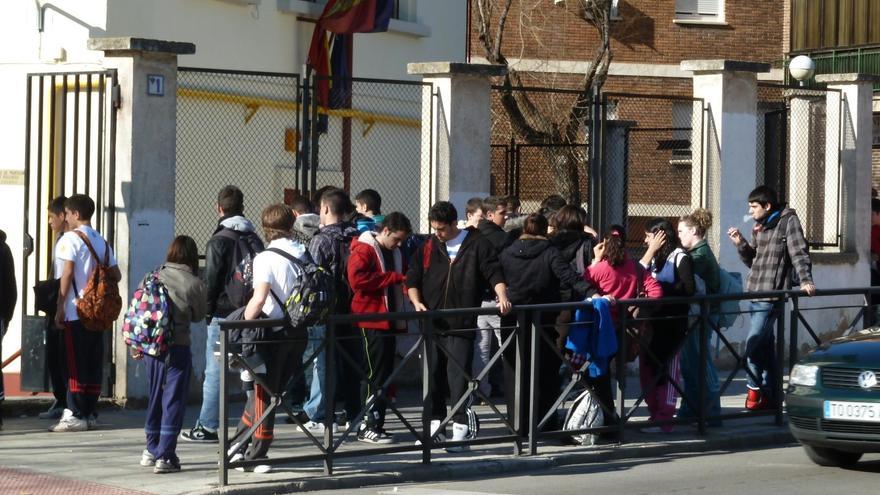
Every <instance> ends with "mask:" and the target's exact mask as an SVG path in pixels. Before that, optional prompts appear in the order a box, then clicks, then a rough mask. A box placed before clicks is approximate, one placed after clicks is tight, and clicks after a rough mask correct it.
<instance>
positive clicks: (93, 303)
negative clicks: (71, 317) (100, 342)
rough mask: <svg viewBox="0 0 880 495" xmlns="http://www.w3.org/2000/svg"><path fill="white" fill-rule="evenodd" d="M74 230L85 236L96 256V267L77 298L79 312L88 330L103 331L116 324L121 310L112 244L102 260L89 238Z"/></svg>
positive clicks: (81, 235) (90, 250)
mask: <svg viewBox="0 0 880 495" xmlns="http://www.w3.org/2000/svg"><path fill="white" fill-rule="evenodd" d="M74 232H75V233H76V235H78V236H79V238H80V239H82V240H83V242H84V243H85V244H86V247H88V248H89V252H90V253H91V254H92V257H93V258H94V259H95V270H94V271H93V272H92V274H91V276H90V277H89V283H88V284H87V285H86V288H85V290H83V295H82V297H80V298H79V299H77V300H76V313H77V315H78V316H79V321H81V322H82V324H83V326H84V327H86V330H91V331H93V332H104V331H107V330H109V329H110V327H111V326H113V322H114V321H116V318H118V317H119V312H120V311H122V298H121V297H120V296H119V282H118V281H116V280H112V279H111V277H110V246H107V245H105V247H104V261H103V262H102V261H101V258H99V257H98V253H96V252H95V248H93V247H92V243H91V242H89V238H88V237H86V235H85V234H83V233H82V232H80V231H78V230H74Z"/></svg>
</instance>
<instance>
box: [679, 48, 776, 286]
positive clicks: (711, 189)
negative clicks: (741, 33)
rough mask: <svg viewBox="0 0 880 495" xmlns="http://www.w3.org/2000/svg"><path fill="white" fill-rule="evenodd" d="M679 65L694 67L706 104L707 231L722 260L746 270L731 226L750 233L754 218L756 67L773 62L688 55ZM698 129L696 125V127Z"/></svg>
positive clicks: (765, 69)
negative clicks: (750, 203) (747, 218)
mask: <svg viewBox="0 0 880 495" xmlns="http://www.w3.org/2000/svg"><path fill="white" fill-rule="evenodd" d="M681 69H682V70H684V71H689V72H692V73H693V81H694V97H696V98H701V99H702V100H703V102H704V105H705V108H706V109H707V114H706V120H705V125H703V129H702V132H703V136H694V137H693V141H694V142H696V141H698V140H699V139H700V138H701V137H702V142H703V143H704V150H703V153H702V154H703V156H705V158H706V159H705V160H704V161H703V164H704V167H705V173H704V174H703V181H704V182H703V190H704V191H705V198H706V200H705V204H706V205H707V207H708V209H709V210H711V211H712V214H713V215H714V217H715V221H714V222H713V226H712V229H711V231H710V232H709V233H708V239H709V241H710V245H711V247H712V249H713V251H715V254H716V255H717V256H718V259H719V262H720V263H721V265H722V266H724V267H726V268H728V269H732V270H733V271H742V272H745V267H744V265H743V264H742V262H741V261H740V260H739V256H738V255H737V253H736V249H735V248H734V247H733V245H732V244H731V243H730V242H728V241H727V240H726V237H727V236H726V232H727V229H728V227H738V228H740V229H741V230H743V231H744V234H746V235H748V231H747V228H749V227H751V223H749V224H745V223H743V215H744V214H746V213H748V207H747V204H746V200H747V198H748V194H749V192H751V190H752V189H754V188H755V170H756V167H757V130H758V116H757V88H758V80H757V73H759V72H769V71H770V64H764V63H755V62H741V61H735V60H686V61H683V62H682V63H681ZM695 129H696V128H695Z"/></svg>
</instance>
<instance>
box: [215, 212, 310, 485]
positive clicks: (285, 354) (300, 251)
mask: <svg viewBox="0 0 880 495" xmlns="http://www.w3.org/2000/svg"><path fill="white" fill-rule="evenodd" d="M261 220H262V225H263V233H264V234H265V235H266V240H267V241H269V246H268V249H266V250H265V251H263V252H261V253H260V254H258V255H257V256H256V257H255V258H254V261H253V268H254V293H253V296H252V297H251V299H250V301H248V303H247V307H246V308H245V312H244V317H245V319H248V320H253V319H257V318H260V317H261V316H263V315H264V316H266V317H268V318H270V319H280V318H284V312H285V310H284V307H283V304H284V303H283V301H286V300H287V298H288V297H289V296H290V294H291V293H292V292H293V290H294V289H295V288H296V287H297V285H298V284H299V283H300V282H299V281H300V280H301V278H302V269H301V268H300V265H299V264H297V262H296V261H294V260H292V259H290V258H295V259H297V260H300V261H302V262H306V261H308V260H309V255H308V253H307V252H306V250H305V247H304V246H303V245H302V244H300V243H298V242H296V241H294V240H293V238H292V237H293V236H292V231H293V212H291V210H290V208H289V207H288V206H286V205H283V204H274V205H269V206H267V207H266V208H265V209H264V210H263V214H262V218H261ZM273 330H274V331H273V332H272V333H271V337H270V339H272V340H279V341H282V342H273V343H271V344H256V345H255V346H254V347H255V357H254V358H253V362H255V363H259V364H258V365H257V366H256V367H254V372H255V373H256V374H257V375H258V376H259V377H260V378H261V380H260V381H256V380H255V384H254V393H253V394H249V396H248V400H247V403H246V404H245V409H244V412H243V413H242V415H241V420H240V421H239V423H238V428H237V429H236V432H235V436H234V437H233V439H232V450H233V451H235V450H238V451H239V452H238V453H236V454H235V455H234V456H233V458H232V460H233V461H239V460H247V461H250V460H256V459H265V458H266V453H267V452H268V451H269V446H270V445H271V444H272V440H273V438H274V432H275V415H274V414H269V415H268V416H267V417H266V418H265V420H263V422H262V423H261V424H260V425H259V426H258V427H257V429H256V430H255V431H254V434H253V438H252V439H248V438H246V437H245V435H246V433H247V432H248V430H249V429H250V428H251V426H252V425H253V424H254V423H255V422H257V421H259V420H260V418H261V417H262V415H263V411H265V410H266V409H267V408H268V407H269V405H270V403H271V401H272V400H273V398H272V392H275V393H278V392H279V391H280V388H281V387H283V386H284V384H286V383H287V382H288V380H289V379H290V377H291V376H292V375H293V373H294V372H295V371H296V370H297V369H299V368H300V366H301V365H302V353H303V350H304V349H305V341H303V340H302V339H303V337H304V336H305V328H302V327H299V328H283V327H282V328H274V329H273ZM291 339H297V340H291ZM248 360H249V361H250V358H248ZM261 381H262V382H263V383H264V384H265V386H266V387H268V390H267V388H265V387H264V386H263V385H261V383H260V382H261ZM241 449H244V450H243V451H242V450H241ZM244 470H253V471H254V472H256V473H266V472H269V471H270V470H271V467H270V466H269V465H265V464H260V465H256V466H253V467H250V468H244Z"/></svg>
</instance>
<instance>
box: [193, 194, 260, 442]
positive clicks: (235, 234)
mask: <svg viewBox="0 0 880 495" xmlns="http://www.w3.org/2000/svg"><path fill="white" fill-rule="evenodd" d="M217 214H218V215H219V216H220V221H219V222H218V224H217V228H216V229H214V235H213V236H211V239H210V240H208V244H207V246H206V247H205V286H206V288H207V294H208V301H207V313H206V314H207V315H208V316H207V317H206V318H207V323H208V328H207V338H206V340H205V380H204V382H203V383H202V408H201V410H200V411H199V419H198V421H196V425H195V426H194V427H193V428H192V429H191V430H189V431H184V432H182V433H181V434H180V436H181V438H183V439H184V440H188V441H190V442H206V443H216V442H217V428H218V427H219V426H220V419H219V418H220V373H221V370H220V362H219V360H218V359H217V357H215V356H214V347H215V346H216V344H217V341H218V340H219V339H220V322H221V321H223V320H224V319H226V316H228V315H229V313H231V312H233V311H235V310H236V309H238V308H240V307H242V306H244V305H245V304H246V303H247V296H248V295H244V294H229V293H228V291H227V286H228V284H229V282H230V280H231V279H232V276H233V274H234V273H235V269H236V264H237V262H238V261H239V260H240V259H241V257H242V256H244V255H246V254H247V255H250V256H255V255H256V253H258V252H260V251H262V250H263V242H262V241H261V240H260V238H259V236H257V234H256V232H255V230H256V229H255V228H254V224H252V223H251V221H250V220H248V219H247V218H245V217H244V193H242V192H241V189H239V188H237V187H235V186H226V187H224V188H223V189H221V190H220V192H219V193H218V194H217Z"/></svg>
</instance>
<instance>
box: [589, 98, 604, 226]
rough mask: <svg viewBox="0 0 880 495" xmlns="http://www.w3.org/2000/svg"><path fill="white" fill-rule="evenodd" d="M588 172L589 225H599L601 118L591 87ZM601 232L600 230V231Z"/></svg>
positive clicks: (599, 105) (600, 222)
mask: <svg viewBox="0 0 880 495" xmlns="http://www.w3.org/2000/svg"><path fill="white" fill-rule="evenodd" d="M590 105H591V106H592V108H591V110H592V111H591V115H590V173H589V174H588V180H589V183H590V198H589V205H590V225H593V226H601V224H602V211H601V210H602V196H601V194H602V188H601V183H602V179H601V177H602V164H601V163H600V158H601V157H600V154H599V149H600V145H599V143H600V142H601V140H602V137H601V136H600V135H599V134H600V131H601V129H600V127H601V126H600V121H601V119H602V105H601V104H600V103H599V91H598V90H597V89H595V88H594V89H593V96H592V99H591V101H590ZM600 232H601V231H600Z"/></svg>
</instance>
